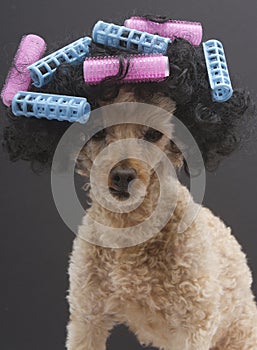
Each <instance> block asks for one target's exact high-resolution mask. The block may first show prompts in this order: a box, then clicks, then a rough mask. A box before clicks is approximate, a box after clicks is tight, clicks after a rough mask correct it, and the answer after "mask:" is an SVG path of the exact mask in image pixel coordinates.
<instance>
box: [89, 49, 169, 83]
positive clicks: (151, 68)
mask: <svg viewBox="0 0 257 350" xmlns="http://www.w3.org/2000/svg"><path fill="white" fill-rule="evenodd" d="M124 64H125V68H126V65H127V59H124ZM119 67H120V61H119V58H118V57H115V56H109V57H104V58H101V57H94V58H87V59H85V61H84V79H85V82H86V83H88V84H97V83H99V82H100V81H101V80H103V79H104V78H106V77H109V76H114V75H116V74H117V73H118V72H119ZM167 76H169V59H168V57H167V56H162V55H138V56H132V57H130V61H129V66H128V71H127V74H126V75H125V76H124V78H122V79H120V81H121V82H143V81H156V80H157V81H160V80H163V79H164V78H166V77H167Z"/></svg>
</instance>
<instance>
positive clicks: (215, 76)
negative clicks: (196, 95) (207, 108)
mask: <svg viewBox="0 0 257 350" xmlns="http://www.w3.org/2000/svg"><path fill="white" fill-rule="evenodd" d="M203 51H204V56H205V61H206V66H207V71H208V76H209V82H210V86H211V89H212V98H213V100H214V101H216V102H225V101H227V100H228V99H230V97H231V96H232V94H233V88H232V85H231V81H230V78H229V73H228V67H227V62H226V58H225V53H224V49H223V46H222V44H221V42H219V41H218V40H215V39H214V40H208V41H206V42H205V43H203Z"/></svg>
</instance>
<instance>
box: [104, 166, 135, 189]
mask: <svg viewBox="0 0 257 350" xmlns="http://www.w3.org/2000/svg"><path fill="white" fill-rule="evenodd" d="M136 177H137V172H136V170H135V169H133V168H125V169H124V168H122V167H120V166H117V167H115V168H112V170H111V172H110V179H111V182H112V186H113V187H114V188H115V189H116V190H118V191H127V190H128V185H129V183H130V182H131V181H132V180H134V179H135V178H136Z"/></svg>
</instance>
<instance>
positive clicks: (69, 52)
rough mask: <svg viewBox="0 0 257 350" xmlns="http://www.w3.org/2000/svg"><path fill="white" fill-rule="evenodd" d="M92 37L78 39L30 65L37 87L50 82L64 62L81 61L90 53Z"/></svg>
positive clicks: (32, 77)
mask: <svg viewBox="0 0 257 350" xmlns="http://www.w3.org/2000/svg"><path fill="white" fill-rule="evenodd" d="M91 42H92V39H91V38H89V37H85V38H81V39H78V40H77V41H75V42H73V43H71V44H69V45H67V46H65V47H63V48H62V49H59V50H57V51H56V52H53V53H52V54H50V55H48V56H46V57H43V58H42V59H41V60H39V61H37V62H36V63H34V64H32V65H30V66H29V67H28V69H29V70H30V75H31V79H32V80H33V84H34V85H35V86H36V87H42V86H44V85H46V84H47V83H49V82H50V81H51V80H52V78H53V74H54V72H55V71H56V69H57V67H58V66H59V65H60V64H62V63H73V64H75V63H80V62H82V61H83V60H84V59H85V57H86V56H87V55H89V50H90V49H89V45H90V44H91Z"/></svg>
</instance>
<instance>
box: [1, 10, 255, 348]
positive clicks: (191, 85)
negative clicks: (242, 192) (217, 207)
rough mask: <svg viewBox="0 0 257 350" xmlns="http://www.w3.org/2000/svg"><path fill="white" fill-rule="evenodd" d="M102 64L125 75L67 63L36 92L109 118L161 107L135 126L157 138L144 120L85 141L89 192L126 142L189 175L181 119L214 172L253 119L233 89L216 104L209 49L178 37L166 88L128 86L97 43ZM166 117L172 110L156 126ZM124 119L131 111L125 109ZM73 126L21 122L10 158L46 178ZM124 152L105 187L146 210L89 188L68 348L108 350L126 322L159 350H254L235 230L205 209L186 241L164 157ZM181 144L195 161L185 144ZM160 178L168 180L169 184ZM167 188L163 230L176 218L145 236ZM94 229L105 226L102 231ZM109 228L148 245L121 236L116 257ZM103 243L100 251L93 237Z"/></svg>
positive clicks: (247, 286)
mask: <svg viewBox="0 0 257 350" xmlns="http://www.w3.org/2000/svg"><path fill="white" fill-rule="evenodd" d="M148 19H149V20H158V18H149V17H148ZM160 20H161V21H163V20H164V19H163V18H161V19H160ZM104 55H116V56H117V55H118V56H119V57H120V72H119V74H118V75H117V76H114V77H110V78H108V79H106V80H104V81H103V82H101V83H100V84H98V85H96V86H90V85H87V84H85V82H84V80H83V74H82V65H77V66H70V65H66V64H63V65H61V66H59V67H58V69H57V71H56V73H55V76H54V80H53V81H52V82H51V83H49V84H48V85H47V86H46V87H44V88H43V89H36V88H34V90H35V91H47V92H51V93H58V94H69V95H75V96H86V97H87V99H88V101H89V102H90V104H91V106H92V107H93V108H94V109H98V108H100V109H102V110H103V113H106V114H107V115H106V116H105V117H107V118H108V113H110V111H111V109H108V108H106V107H108V106H111V105H115V106H116V105H118V104H120V105H121V106H122V105H123V104H124V105H125V106H126V105H127V104H131V105H133V103H135V104H136V105H137V104H142V103H143V104H147V105H152V106H153V113H152V114H150V113H149V115H144V116H141V115H140V113H139V114H138V116H137V117H138V120H139V121H140V118H141V117H142V118H144V120H148V119H149V120H151V121H153V120H154V122H155V123H157V124H158V127H156V129H155V128H152V127H147V126H146V125H140V124H137V123H119V124H116V125H112V126H107V127H105V125H104V123H103V125H102V130H100V131H98V132H97V133H96V134H95V135H94V136H93V137H92V138H91V139H90V140H89V141H88V142H87V143H86V144H85V146H84V147H83V148H82V150H81V152H80V154H79V157H78V159H77V172H78V173H79V174H80V175H81V176H82V177H83V178H84V179H85V183H86V188H90V185H91V184H90V182H88V181H89V178H90V174H91V172H92V167H93V164H94V161H95V159H96V157H97V156H98V155H99V154H100V152H102V151H103V150H104V149H105V148H106V147H107V146H108V147H109V146H111V145H112V144H113V143H114V142H115V141H120V140H123V141H124V140H130V139H134V140H138V141H144V142H147V143H149V144H151V145H154V146H155V147H157V148H158V149H159V150H160V151H161V153H162V154H165V155H166V156H167V157H168V159H169V161H170V162H171V164H172V165H173V167H174V168H175V169H177V170H178V171H179V169H181V168H182V167H183V166H184V167H185V169H186V170H187V163H186V159H185V157H184V152H182V151H181V149H179V147H178V146H177V143H176V142H175V141H174V140H175V139H176V126H175V125H174V123H173V121H174V119H175V117H176V118H178V119H179V120H180V121H181V122H182V123H183V124H184V125H185V126H186V127H187V129H188V130H189V131H190V133H191V134H192V135H193V137H194V139H195V140H196V142H197V145H198V147H199V149H200V151H201V154H202V157H203V159H204V162H205V166H206V168H207V169H208V170H213V169H215V168H216V167H217V166H218V164H219V162H220V161H221V160H222V159H223V158H224V157H225V156H227V155H228V154H230V153H231V152H232V151H233V150H234V149H236V148H237V147H238V146H239V144H240V142H241V140H242V134H243V133H244V131H245V130H246V128H247V127H248V125H249V122H250V119H251V114H252V108H251V102H250V99H249V96H248V93H247V92H246V91H244V90H242V89H238V88H235V90H234V93H233V96H232V97H231V99H230V100H229V101H227V102H224V103H215V102H213V101H212V99H211V96H210V89H209V85H208V84H209V83H208V76H207V71H206V66H205V61H204V55H203V52H202V48H201V47H194V46H192V45H191V44H190V43H189V42H187V41H186V40H184V39H180V38H177V39H175V40H174V41H173V42H172V43H171V44H170V45H169V49H168V56H169V61H170V63H169V64H170V71H171V72H172V74H171V76H170V77H168V78H167V79H165V80H164V81H162V82H158V83H154V82H152V83H137V84H135V83H133V84H124V83H122V81H121V78H122V76H124V74H126V70H127V67H126V64H129V61H126V62H125V60H124V55H123V53H122V52H121V51H119V50H118V49H111V48H107V47H103V46H101V45H97V44H93V46H92V56H104ZM124 72H125V73H124ZM135 108H136V107H135ZM158 108H160V109H162V110H165V111H167V113H166V114H165V113H164V115H163V116H162V117H160V116H159V115H158V113H157V110H158ZM122 113H124V114H126V109H123V110H122ZM135 113H137V110H135ZM117 118H119V116H118V115H117ZM118 120H119V119H118ZM68 127H69V123H66V122H62V123H61V122H55V121H48V120H34V119H27V118H15V120H12V121H11V123H10V125H9V126H7V127H6V129H5V132H4V146H5V148H6V149H7V151H8V152H9V154H10V158H11V159H12V160H17V159H26V160H29V161H30V162H31V164H32V167H33V169H34V170H35V171H37V172H39V171H41V170H42V168H45V167H46V166H49V165H51V162H52V157H53V154H54V151H55V148H56V146H57V144H58V142H59V140H60V138H61V136H62V135H63V133H64V132H65V130H66V129H67V128H68ZM162 131H163V132H162ZM164 131H166V132H164ZM167 134H168V135H170V137H168V136H167ZM126 145H127V144H126V143H125V144H124V145H123V144H122V143H121V146H120V148H119V150H116V151H115V150H114V153H113V155H114V156H115V152H117V153H120V154H122V155H123V158H122V160H119V161H118V162H116V163H115V164H114V165H113V166H111V168H110V164H111V163H112V161H113V160H112V159H111V158H108V157H106V158H105V161H106V162H104V163H103V164H102V167H101V171H102V173H103V174H107V178H108V190H109V197H108V198H109V199H107V202H108V200H109V201H111V202H115V203H116V202H118V203H120V206H121V207H126V203H128V205H133V204H135V203H136V204H138V203H139V201H141V202H140V203H139V205H137V206H136V207H135V208H134V207H133V209H132V210H130V211H129V212H122V211H120V212H118V211H117V212H113V211H111V210H109V209H108V207H107V208H106V207H104V206H102V205H101V204H100V203H99V202H98V200H97V198H96V197H95V194H94V192H93V191H92V189H90V190H89V193H88V196H89V198H90V202H91V203H90V207H89V208H88V209H87V210H86V214H85V216H84V218H83V220H82V223H81V225H80V226H79V230H78V235H77V237H76V238H75V240H74V245H73V251H72V254H71V258H70V267H69V276H70V289H69V295H68V301H69V305H70V320H69V324H68V336H67V349H68V350H104V349H105V348H106V340H107V338H108V335H109V332H110V331H111V329H112V328H113V326H114V325H115V324H116V323H123V324H126V325H127V326H128V327H129V329H130V330H131V331H132V332H134V334H135V335H136V336H137V338H138V340H139V342H140V343H141V344H142V345H146V346H147V345H152V346H154V347H157V348H159V349H162V350H182V349H183V350H209V349H211V350H257V307H256V302H255V300H254V295H253V293H252V291H251V283H252V277H251V272H250V270H249V267H248V266H247V260H246V256H245V254H244V253H243V252H242V249H241V246H240V244H239V243H238V242H237V241H236V239H235V237H234V236H233V235H232V233H231V230H230V228H229V227H226V226H225V224H224V223H223V222H222V221H221V220H220V219H219V218H218V217H216V216H215V215H214V214H212V212H211V211H210V210H209V209H207V208H205V207H203V206H199V208H198V209H199V210H198V213H197V215H196V217H195V219H194V221H193V222H192V223H191V224H190V225H189V226H188V227H185V229H184V231H183V232H180V233H178V227H179V225H180V223H181V222H182V221H183V218H184V216H185V213H186V211H187V210H188V209H189V211H190V210H191V209H192V210H193V208H194V206H195V204H194V202H193V200H192V198H191V194H190V192H189V190H188V189H187V188H186V187H185V186H183V185H182V184H181V183H180V182H179V180H178V179H177V178H176V176H174V174H169V173H166V172H165V171H166V170H165V169H164V168H163V167H162V163H161V162H160V159H159V158H158V157H155V156H154V155H152V159H151V164H152V166H149V165H148V164H146V163H145V162H144V161H141V160H140V159H136V158H133V157H132V156H131V154H130V151H132V154H133V151H135V149H134V148H135V145H132V146H131V149H129V150H128V148H127V146H126ZM183 147H184V149H185V152H188V153H190V147H189V146H188V147H187V145H183ZM108 161H109V163H110V164H108ZM109 169H110V170H109ZM158 171H159V172H160V173H162V175H164V177H163V178H162V182H161V183H160V181H159V178H158V176H157V173H158ZM137 181H139V184H141V185H142V186H143V187H144V188H145V194H144V196H143V199H142V193H141V192H140V188H139V187H140V186H139V187H135V186H136V184H137ZM133 186H134V187H133ZM161 186H162V192H163V198H162V203H160V205H161V211H160V216H159V217H158V220H157V219H156V224H157V223H158V221H162V219H163V218H162V215H164V214H165V213H166V212H167V210H168V208H169V207H168V203H171V204H172V203H175V204H174V210H173V212H172V213H171V215H170V217H169V219H168V220H167V222H166V223H165V224H164V226H163V227H162V228H161V229H160V230H159V232H157V233H155V234H154V235H151V236H150V237H148V239H145V238H144V234H146V236H147V232H150V231H151V229H152V227H151V225H150V224H146V226H145V230H144V232H141V231H140V230H139V229H137V227H138V226H137V225H138V224H140V223H142V222H145V221H146V220H147V218H149V217H150V216H151V213H152V212H153V211H154V210H155V208H156V205H157V203H158V197H159V193H160V187H161ZM133 188H136V189H135V190H134V192H133ZM132 193H133V195H132ZM110 198H111V200H110ZM189 203H190V204H189ZM109 204H112V203H109ZM97 222H101V224H102V225H103V229H102V231H101V232H100V233H99V226H98V225H97V224H96V223H97ZM113 228H116V229H118V232H119V229H120V230H121V229H124V228H132V233H134V234H135V236H137V235H138V236H140V235H142V240H141V242H140V243H138V244H136V245H133V244H130V243H131V237H129V236H124V235H123V236H122V235H121V236H120V237H119V236H118V237H119V238H120V240H121V242H122V243H124V246H123V247H119V248H117V247H116V245H115V244H116V243H117V236H115V235H113V230H112V229H113ZM96 235H98V236H99V237H100V239H101V240H102V242H104V244H102V245H98V244H94V243H92V242H90V240H88V237H91V238H92V237H95V236H96ZM119 238H118V239H119Z"/></svg>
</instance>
